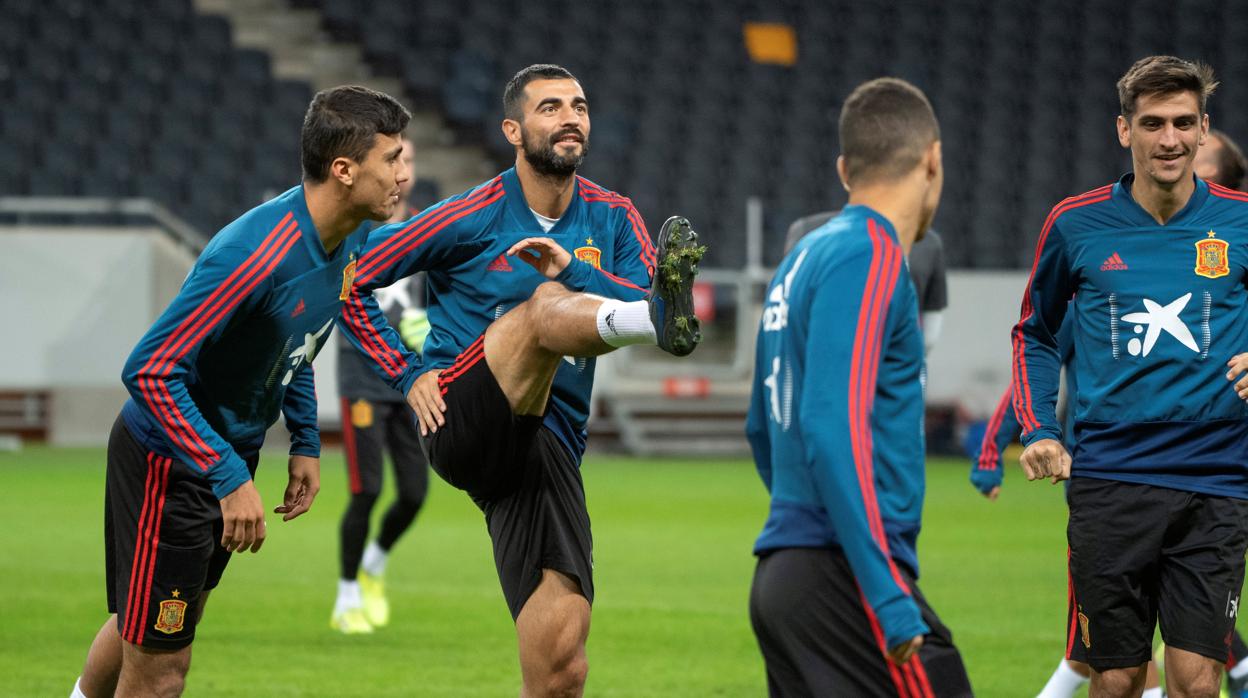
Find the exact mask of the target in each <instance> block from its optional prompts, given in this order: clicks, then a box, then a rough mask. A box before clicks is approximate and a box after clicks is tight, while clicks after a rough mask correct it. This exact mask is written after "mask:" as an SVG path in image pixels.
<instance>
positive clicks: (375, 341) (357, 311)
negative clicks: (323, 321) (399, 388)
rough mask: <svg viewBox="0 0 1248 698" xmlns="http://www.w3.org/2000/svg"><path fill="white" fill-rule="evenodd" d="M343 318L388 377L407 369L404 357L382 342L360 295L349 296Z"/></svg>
mask: <svg viewBox="0 0 1248 698" xmlns="http://www.w3.org/2000/svg"><path fill="white" fill-rule="evenodd" d="M342 317H343V318H344V319H345V320H346V321H347V329H349V330H350V331H351V334H353V335H355V337H356V339H358V340H360V344H361V345H363V347H364V349H365V351H367V352H368V355H369V356H371V357H372V358H373V361H374V362H376V363H377V364H378V365H380V366H381V367H382V368H383V369H385V371H386V375H388V376H390V377H392V378H393V377H394V376H397V375H399V374H400V373H402V372H403V369H405V368H407V361H406V360H405V359H404V358H403V355H402V354H400V353H399V352H397V351H395V350H394V349H393V348H391V347H390V346H389V345H387V344H386V343H385V342H383V341H382V340H381V333H380V332H379V331H378V330H377V328H376V326H374V325H373V321H372V320H371V319H369V317H368V311H367V310H365V309H364V302H363V301H362V300H361V299H360V297H359V295H358V294H356V293H351V294H350V295H349V296H347V301H346V302H345V303H343V304H342Z"/></svg>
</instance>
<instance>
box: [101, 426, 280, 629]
mask: <svg viewBox="0 0 1248 698" xmlns="http://www.w3.org/2000/svg"><path fill="white" fill-rule="evenodd" d="M247 467H248V469H249V470H251V472H252V473H253V474H254V473H255V470H256V458H254V457H253V458H251V459H248V461H247ZM106 479H107V485H106V488H105V491H104V555H105V558H104V560H105V569H106V575H105V576H106V580H107V585H108V611H109V613H116V614H117V631H118V632H119V633H120V634H121V637H122V639H124V640H125V641H127V642H129V643H131V644H135V645H142V646H144V647H157V648H161V649H178V648H181V647H186V646H187V645H189V644H191V641H192V640H194V639H195V624H196V622H197V621H198V620H199V618H198V608H199V600H200V595H201V594H203V593H204V592H206V591H208V590H210V589H213V588H215V587H216V586H217V583H218V582H220V581H221V574H222V573H223V572H224V571H225V566H226V565H227V564H228V563H229V561H230V553H229V551H227V550H226V549H225V548H223V547H221V534H222V523H221V503H220V502H219V501H218V500H217V498H216V496H215V495H213V493H212V487H211V486H209V484H208V480H207V479H206V478H204V477H202V476H200V475H197V474H196V473H194V472H192V471H191V469H190V466H187V465H185V464H183V463H180V462H178V461H175V460H173V459H171V458H167V457H165V456H161V455H158V454H156V453H153V452H151V451H148V450H146V449H144V448H143V446H142V445H140V444H139V443H138V442H137V441H135V439H134V437H133V436H131V435H130V432H129V430H128V429H127V428H126V425H125V422H124V420H123V419H122V418H121V417H120V416H119V417H118V418H117V421H116V422H115V423H114V424H113V431H112V433H111V434H110V435H109V438H108V475H107V478H106Z"/></svg>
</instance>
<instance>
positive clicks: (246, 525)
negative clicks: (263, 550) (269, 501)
mask: <svg viewBox="0 0 1248 698" xmlns="http://www.w3.org/2000/svg"><path fill="white" fill-rule="evenodd" d="M221 520H222V523H223V524H224V526H223V530H222V531H221V547H223V548H225V549H226V550H228V551H230V552H232V553H241V552H243V551H244V550H248V549H250V550H251V552H253V553H258V552H260V546H261V545H263V544H264V535H265V531H264V504H262V503H261V502H260V493H259V492H257V491H256V483H254V482H252V481H251V480H248V481H247V482H244V483H243V484H242V485H239V487H238V489H236V490H234V491H233V492H231V493H229V494H227V495H225V497H223V498H222V499H221Z"/></svg>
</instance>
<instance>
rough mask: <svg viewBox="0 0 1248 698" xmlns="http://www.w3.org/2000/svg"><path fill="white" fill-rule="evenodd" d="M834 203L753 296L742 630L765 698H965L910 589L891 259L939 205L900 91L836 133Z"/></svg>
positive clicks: (896, 85) (934, 145)
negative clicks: (747, 579)
mask: <svg viewBox="0 0 1248 698" xmlns="http://www.w3.org/2000/svg"><path fill="white" fill-rule="evenodd" d="M840 135H841V138H840V141H841V148H842V154H841V157H840V158H839V159H838V162H837V166H838V170H839V172H840V176H841V181H842V182H843V183H844V184H845V187H846V189H848V191H849V204H850V205H849V206H846V207H845V209H844V210H843V211H842V212H841V214H840V215H839V216H837V217H835V218H833V219H832V220H831V221H830V222H828V223H827V224H826V225H824V226H822V227H821V228H818V229H817V230H815V231H813V232H811V233H810V234H809V235H807V236H805V237H804V238H802V239H801V240H800V241H799V242H798V243H797V244H796V246H794V248H793V249H792V250H791V251H790V252H789V253H788V254H787V255H786V256H785V258H784V260H783V261H782V262H781V263H780V265H779V267H778V268H777V269H776V274H775V277H774V278H773V279H772V281H771V283H770V284H769V285H768V289H767V295H766V298H765V301H766V305H765V306H764V309H763V317H762V323H761V327H760V328H759V333H758V343H757V350H756V357H755V368H754V387H753V391H752V393H751V398H750V408H749V414H748V417H747V420H746V433H747V435H748V437H749V440H750V446H751V448H752V450H753V453H754V460H755V463H756V465H757V467H758V471H759V474H760V476H761V477H762V479H763V482H764V484H765V485H766V486H767V490H768V492H769V493H770V495H771V508H770V512H769V514H768V517H767V521H766V523H765V524H764V526H763V531H762V533H761V534H760V535H759V537H758V540H757V541H756V542H755V544H754V552H755V554H757V555H758V565H757V568H756V570H755V574H754V583H753V586H752V589H751V594H750V619H751V621H752V623H753V627H754V632H755V635H756V636H757V638H758V643H759V647H760V649H761V650H762V654H763V658H764V660H765V663H766V666H767V682H768V687H769V690H770V693H771V695H773V696H797V695H816V696H832V695H862V696H868V695H869V696H888V695H893V696H911V695H933V694H938V695H941V696H965V695H970V692H971V688H970V682H969V680H968V678H967V675H966V669H965V667H964V666H963V664H962V659H961V656H960V655H959V653H958V650H957V648H956V647H954V645H953V641H952V636H951V635H950V633H949V631H948V629H947V628H946V627H945V626H944V625H943V624H942V623H941V622H940V619H939V617H937V615H936V613H935V612H934V611H933V610H932V609H931V607H930V606H928V605H927V603H926V601H925V599H924V598H923V595H922V594H921V593H920V592H919V589H918V587H917V585H916V584H915V580H916V579H917V577H918V574H919V567H918V556H917V550H916V545H917V541H918V534H919V525H920V519H921V514H922V507H923V489H924V442H923V387H922V383H921V375H922V370H923V337H922V334H921V332H920V330H919V322H918V304H917V301H916V298H915V291H914V285H913V283H912V282H911V280H910V276H909V274H907V273H906V271H905V259H904V255H905V254H906V253H907V252H909V250H910V247H911V245H912V244H913V243H914V241H915V240H916V239H917V238H920V237H922V235H923V233H924V232H925V231H926V230H927V228H928V225H929V223H930V222H931V218H932V216H933V215H934V214H935V210H936V205H937V203H938V201H939V198H940V191H941V186H942V182H943V169H942V166H941V155H940V130H939V126H938V125H937V122H936V117H935V115H934V114H933V113H932V109H931V105H930V104H929V103H928V101H927V98H926V97H925V96H924V95H923V93H922V92H920V91H919V90H918V89H917V88H915V87H914V86H912V85H910V84H909V83H906V82H904V81H901V80H896V79H892V78H883V79H879V80H873V81H871V82H868V83H866V84H864V85H861V86H860V87H858V88H857V89H856V90H854V92H853V93H852V94H851V95H850V96H849V98H848V99H847V100H846V101H845V106H844V108H843V110H842V112H841V118H840Z"/></svg>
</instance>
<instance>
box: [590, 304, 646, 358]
mask: <svg viewBox="0 0 1248 698" xmlns="http://www.w3.org/2000/svg"><path fill="white" fill-rule="evenodd" d="M598 336H599V337H602V341H604V342H606V343H607V344H610V345H611V346H613V347H627V346H629V345H632V344H655V343H657V342H658V339H657V338H656V337H655V332H654V323H653V322H651V321H650V304H649V303H647V302H646V301H633V302H631V303H629V302H625V301H617V300H614V299H608V300H605V301H603V302H602V305H600V306H598Z"/></svg>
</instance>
